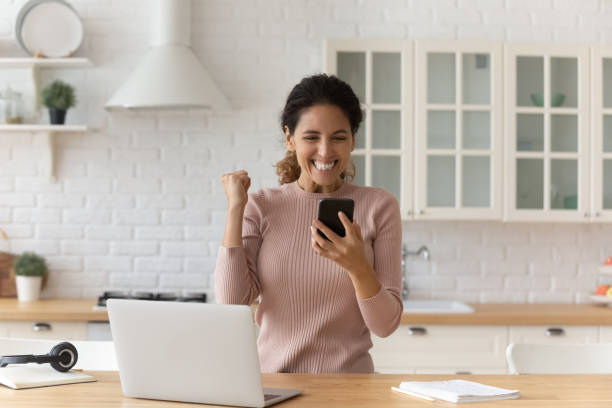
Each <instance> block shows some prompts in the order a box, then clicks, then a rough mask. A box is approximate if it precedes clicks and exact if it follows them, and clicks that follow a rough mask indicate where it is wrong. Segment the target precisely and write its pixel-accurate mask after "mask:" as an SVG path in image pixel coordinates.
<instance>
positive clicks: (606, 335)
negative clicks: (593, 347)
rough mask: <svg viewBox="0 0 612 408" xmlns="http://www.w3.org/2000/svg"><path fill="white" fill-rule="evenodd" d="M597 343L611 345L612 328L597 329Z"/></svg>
mask: <svg viewBox="0 0 612 408" xmlns="http://www.w3.org/2000/svg"><path fill="white" fill-rule="evenodd" d="M599 342H600V343H612V327H610V326H602V327H600V328H599Z"/></svg>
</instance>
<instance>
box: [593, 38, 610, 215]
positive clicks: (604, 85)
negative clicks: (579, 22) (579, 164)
mask: <svg viewBox="0 0 612 408" xmlns="http://www.w3.org/2000/svg"><path fill="white" fill-rule="evenodd" d="M591 70H592V78H591V113H592V115H591V134H592V136H593V137H592V140H591V141H592V144H591V151H592V155H591V159H592V163H591V191H592V194H591V210H590V211H591V214H590V216H591V220H594V221H598V222H601V221H607V222H611V221H612V51H610V49H609V48H605V47H592V48H591Z"/></svg>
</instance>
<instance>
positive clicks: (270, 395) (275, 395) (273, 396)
mask: <svg viewBox="0 0 612 408" xmlns="http://www.w3.org/2000/svg"><path fill="white" fill-rule="evenodd" d="M276 397H280V394H264V401H270V400H271V399H273V398H276Z"/></svg>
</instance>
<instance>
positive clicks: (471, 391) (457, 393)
mask: <svg viewBox="0 0 612 408" xmlns="http://www.w3.org/2000/svg"><path fill="white" fill-rule="evenodd" d="M399 388H400V389H402V390H406V391H409V392H411V393H414V394H418V395H424V396H426V397H431V398H434V399H439V400H444V401H449V402H455V403H462V402H480V401H494V400H503V399H514V398H518V397H519V391H518V390H507V389H505V388H499V387H493V386H490V385H485V384H480V383H477V382H473V381H465V380H449V381H405V382H402V383H401V384H400V386H399Z"/></svg>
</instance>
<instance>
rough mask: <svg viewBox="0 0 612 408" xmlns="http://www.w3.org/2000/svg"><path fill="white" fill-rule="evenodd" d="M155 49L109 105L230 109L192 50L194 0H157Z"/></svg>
mask: <svg viewBox="0 0 612 408" xmlns="http://www.w3.org/2000/svg"><path fill="white" fill-rule="evenodd" d="M152 17H153V18H152V27H151V49H150V50H149V52H148V53H147V55H145V57H144V58H143V60H142V61H141V62H140V63H139V64H138V65H137V66H136V68H135V69H134V71H132V73H131V74H130V75H129V76H128V78H127V79H126V81H125V82H124V83H123V84H122V85H121V87H119V89H118V90H117V91H116V92H115V94H114V95H113V96H112V98H111V99H110V100H109V101H108V102H107V104H106V107H105V108H106V109H107V110H111V111H112V110H123V109H146V110H149V109H188V108H200V109H201V108H204V109H228V108H229V103H228V101H227V99H226V98H225V96H224V95H223V94H222V93H221V91H220V90H219V88H218V87H217V85H216V84H215V83H214V81H213V80H212V79H211V77H210V75H208V73H207V72H206V70H205V69H204V67H203V66H202V64H200V61H199V60H198V59H197V58H196V56H195V55H194V54H193V51H192V50H191V48H190V44H191V39H190V37H191V0H156V4H155V8H154V10H153V16H152Z"/></svg>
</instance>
